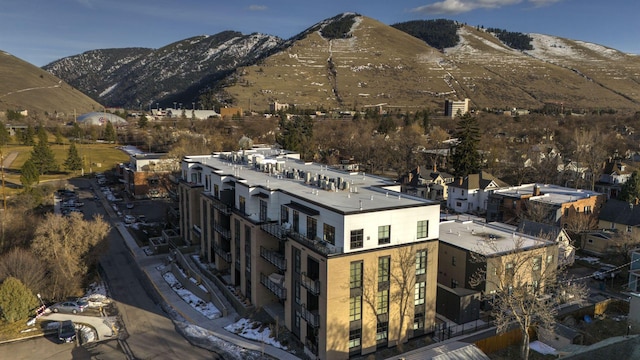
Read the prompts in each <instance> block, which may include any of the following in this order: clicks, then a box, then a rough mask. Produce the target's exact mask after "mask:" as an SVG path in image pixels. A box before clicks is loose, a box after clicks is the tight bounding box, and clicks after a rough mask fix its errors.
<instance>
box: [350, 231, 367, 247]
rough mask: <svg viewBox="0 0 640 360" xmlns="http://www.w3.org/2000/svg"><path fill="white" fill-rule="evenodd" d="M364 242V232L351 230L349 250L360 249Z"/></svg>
mask: <svg viewBox="0 0 640 360" xmlns="http://www.w3.org/2000/svg"><path fill="white" fill-rule="evenodd" d="M363 240H364V230H363V229H359V230H351V248H352V249H360V248H361V247H362V242H363Z"/></svg>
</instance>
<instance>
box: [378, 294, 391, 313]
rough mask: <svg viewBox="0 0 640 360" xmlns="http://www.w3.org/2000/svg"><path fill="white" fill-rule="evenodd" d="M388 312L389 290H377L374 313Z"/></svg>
mask: <svg viewBox="0 0 640 360" xmlns="http://www.w3.org/2000/svg"><path fill="white" fill-rule="evenodd" d="M388 312H389V290H382V291H378V294H377V295H376V314H377V315H381V314H386V313H388Z"/></svg>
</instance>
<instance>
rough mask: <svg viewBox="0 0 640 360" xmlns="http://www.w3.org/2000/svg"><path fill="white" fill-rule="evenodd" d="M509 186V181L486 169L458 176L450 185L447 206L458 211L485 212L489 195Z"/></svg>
mask: <svg viewBox="0 0 640 360" xmlns="http://www.w3.org/2000/svg"><path fill="white" fill-rule="evenodd" d="M507 186H509V185H508V184H507V183H505V182H504V181H502V180H500V179H498V178H497V177H495V176H493V175H491V174H489V173H488V172H486V171H481V172H480V173H478V174H469V175H468V176H467V177H464V178H462V177H460V178H457V179H456V180H454V181H453V182H452V183H450V184H449V186H448V189H447V207H448V208H449V209H451V210H453V211H454V212H458V213H470V214H484V213H486V211H487V203H488V199H489V195H490V194H491V193H492V192H494V191H495V190H496V189H499V188H503V187H507Z"/></svg>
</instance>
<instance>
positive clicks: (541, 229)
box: [518, 220, 569, 241]
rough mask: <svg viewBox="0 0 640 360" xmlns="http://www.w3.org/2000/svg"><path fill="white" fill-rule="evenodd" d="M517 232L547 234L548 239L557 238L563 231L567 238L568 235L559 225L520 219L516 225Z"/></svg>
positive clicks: (532, 234) (537, 234)
mask: <svg viewBox="0 0 640 360" xmlns="http://www.w3.org/2000/svg"><path fill="white" fill-rule="evenodd" d="M518 232H521V233H523V234H527V235H531V236H540V235H548V236H549V240H552V241H554V240H555V239H557V238H558V236H559V235H560V233H561V232H564V233H565V236H566V237H567V238H569V235H568V234H566V231H564V229H563V228H561V227H559V226H554V225H549V224H543V223H539V222H535V221H530V220H522V221H521V222H520V224H519V225H518Z"/></svg>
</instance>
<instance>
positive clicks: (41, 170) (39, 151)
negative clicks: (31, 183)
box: [30, 139, 58, 175]
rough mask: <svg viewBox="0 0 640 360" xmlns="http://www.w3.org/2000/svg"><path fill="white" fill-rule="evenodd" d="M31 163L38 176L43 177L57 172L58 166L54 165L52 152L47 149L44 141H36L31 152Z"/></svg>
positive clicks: (47, 146)
mask: <svg viewBox="0 0 640 360" xmlns="http://www.w3.org/2000/svg"><path fill="white" fill-rule="evenodd" d="M30 160H31V162H33V164H34V165H35V167H36V169H37V170H38V174H40V175H43V174H47V173H50V172H53V171H58V164H57V163H56V157H55V155H54V154H53V151H52V150H51V148H50V147H49V144H48V143H47V142H45V141H42V139H41V141H38V143H37V144H36V145H35V146H34V147H33V150H31V158H30Z"/></svg>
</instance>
